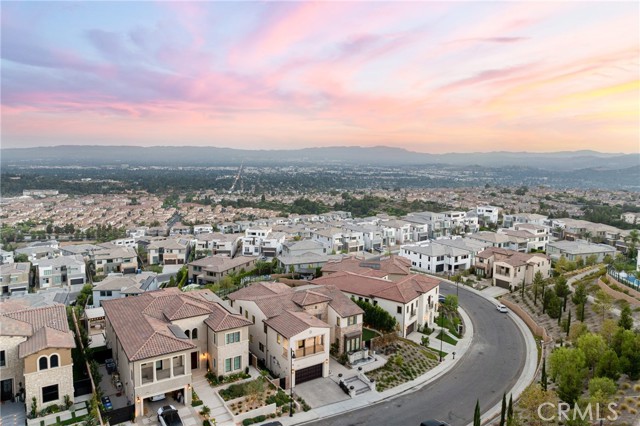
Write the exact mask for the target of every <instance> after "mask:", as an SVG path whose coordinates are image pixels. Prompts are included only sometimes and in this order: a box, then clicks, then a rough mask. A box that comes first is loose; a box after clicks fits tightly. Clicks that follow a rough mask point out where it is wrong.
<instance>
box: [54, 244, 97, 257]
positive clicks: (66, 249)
mask: <svg viewBox="0 0 640 426" xmlns="http://www.w3.org/2000/svg"><path fill="white" fill-rule="evenodd" d="M102 249H103V247H100V246H96V245H94V244H70V245H67V246H62V247H60V254H61V255H63V256H75V255H78V254H79V255H80V256H82V257H84V258H87V259H90V258H91V256H93V253H94V252H95V251H96V250H102Z"/></svg>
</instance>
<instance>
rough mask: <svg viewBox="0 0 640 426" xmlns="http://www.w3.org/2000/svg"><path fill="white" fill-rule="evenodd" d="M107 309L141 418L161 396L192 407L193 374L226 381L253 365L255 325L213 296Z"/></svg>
mask: <svg viewBox="0 0 640 426" xmlns="http://www.w3.org/2000/svg"><path fill="white" fill-rule="evenodd" d="M102 305H103V307H104V312H105V329H106V330H105V331H106V341H107V346H108V347H110V348H111V349H112V350H113V355H114V359H115V361H116V364H117V368H118V372H119V373H120V377H121V378H122V379H121V380H122V383H123V387H124V392H125V395H126V396H127V398H129V400H131V401H135V406H136V417H138V416H140V415H142V413H144V405H145V403H146V402H148V399H149V398H151V397H152V396H155V395H158V394H165V393H172V392H179V393H181V394H182V396H183V397H184V399H183V401H184V404H190V403H191V392H190V388H191V384H192V371H193V370H197V369H201V370H205V369H207V368H208V369H210V370H211V371H213V372H214V374H216V375H227V374H232V373H235V372H240V371H243V370H244V369H245V368H246V367H247V366H248V365H249V346H248V343H249V330H248V326H249V325H250V324H251V323H250V322H249V321H248V320H246V319H245V318H243V317H242V316H240V315H238V314H237V313H236V312H235V311H233V310H232V309H231V308H229V307H228V306H226V305H225V304H224V303H223V302H222V300H221V299H220V298H218V297H217V296H216V295H215V294H213V293H212V292H210V291H208V290H199V291H192V292H186V293H185V292H181V291H180V290H179V289H177V288H170V289H164V290H158V291H151V292H146V293H144V294H141V295H139V296H137V297H126V298H120V299H115V300H106V301H103V303H102Z"/></svg>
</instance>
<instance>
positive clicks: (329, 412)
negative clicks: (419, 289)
mask: <svg viewBox="0 0 640 426" xmlns="http://www.w3.org/2000/svg"><path fill="white" fill-rule="evenodd" d="M460 316H461V317H462V320H463V321H464V325H465V328H466V332H465V335H464V336H463V337H462V338H461V339H460V340H459V341H458V344H457V345H455V346H453V345H449V347H450V348H451V349H450V350H449V351H447V349H446V348H445V346H444V345H448V344H447V343H445V342H443V347H442V350H443V351H444V352H447V356H446V357H445V358H444V360H443V361H442V363H440V364H438V365H437V366H436V367H435V368H433V369H431V370H429V371H428V372H427V373H426V374H423V375H422V376H420V377H419V378H417V379H415V380H412V381H411V382H407V383H404V384H402V385H400V386H396V387H395V388H392V389H388V390H386V391H384V392H377V391H375V390H373V391H371V392H367V393H364V394H362V395H360V396H358V397H356V398H353V399H348V400H346V401H341V402H337V403H335V404H330V405H325V406H324V407H319V408H315V409H313V410H309V411H307V412H306V413H305V412H300V413H298V412H296V414H294V416H293V417H281V418H279V419H278V421H280V422H281V423H282V424H283V425H284V426H289V425H295V424H300V423H306V422H310V421H314V420H319V419H324V418H327V417H332V416H335V415H338V414H341V413H345V412H349V411H353V410H357V409H360V408H363V407H366V406H369V405H371V404H375V403H377V402H380V401H384V400H388V399H393V398H395V397H398V396H400V395H403V394H405V393H410V392H413V391H416V390H418V389H420V388H422V387H423V386H426V385H427V384H429V383H430V382H432V381H433V380H436V379H437V378H439V377H440V376H442V375H443V374H446V373H447V372H448V371H449V370H450V369H451V368H452V367H453V366H454V365H455V363H456V362H458V361H459V360H460V359H461V358H462V357H463V356H464V354H465V353H466V352H467V351H468V350H469V348H470V347H471V340H472V339H473V323H472V322H471V318H469V316H468V315H467V313H466V312H465V311H464V310H463V309H460ZM412 334H417V335H419V336H420V338H421V336H422V335H421V334H419V333H412ZM419 336H415V337H419ZM409 337H410V338H411V335H410V336H409ZM433 339H435V335H434V336H433ZM411 340H413V339H411ZM436 340H437V339H436ZM437 341H438V345H437V346H438V348H439V345H440V340H437ZM431 343H432V345H431V346H432V347H434V345H435V343H433V341H432V342H431ZM454 350H455V352H456V359H455V360H454V359H453V355H452V352H453V351H454Z"/></svg>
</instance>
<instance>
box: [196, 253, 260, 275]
mask: <svg viewBox="0 0 640 426" xmlns="http://www.w3.org/2000/svg"><path fill="white" fill-rule="evenodd" d="M253 260H256V257H251V256H236V257H234V258H230V257H227V256H218V255H213V256H207V257H203V258H202V259H198V260H194V261H193V262H191V263H189V265H193V266H200V267H201V268H202V269H204V270H207V271H211V272H223V271H227V270H229V269H232V268H235V267H238V266H242V265H245V264H248V263H249V262H251V261H253Z"/></svg>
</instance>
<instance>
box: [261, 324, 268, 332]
mask: <svg viewBox="0 0 640 426" xmlns="http://www.w3.org/2000/svg"><path fill="white" fill-rule="evenodd" d="M262 329H263V330H264V334H267V324H265V325H264V327H263V328H262Z"/></svg>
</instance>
